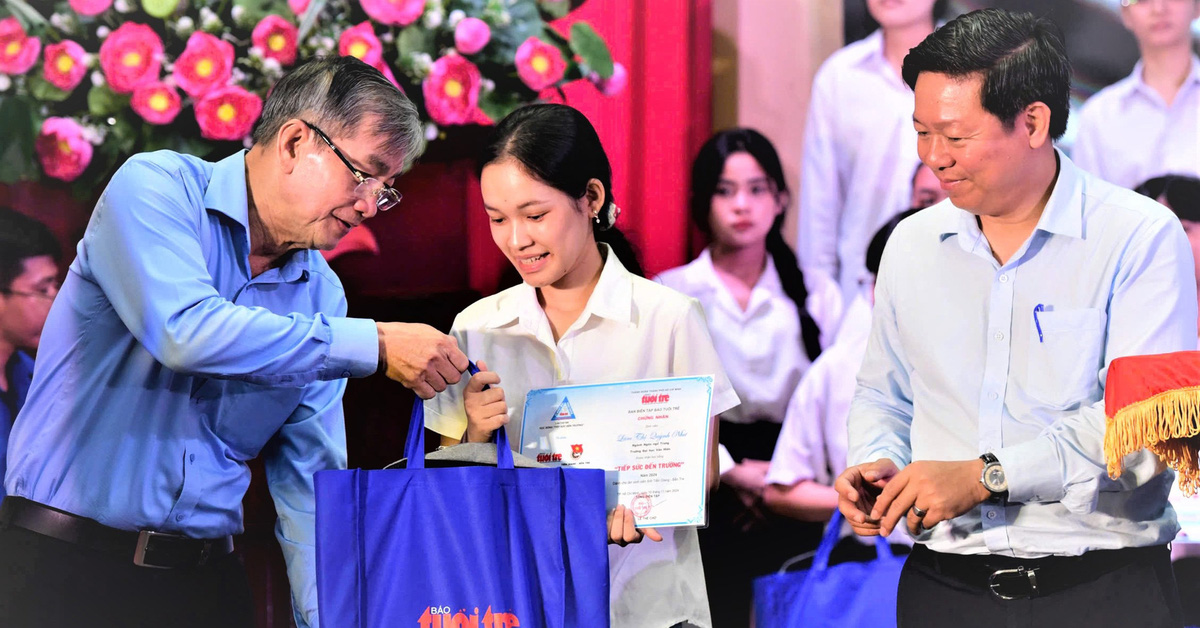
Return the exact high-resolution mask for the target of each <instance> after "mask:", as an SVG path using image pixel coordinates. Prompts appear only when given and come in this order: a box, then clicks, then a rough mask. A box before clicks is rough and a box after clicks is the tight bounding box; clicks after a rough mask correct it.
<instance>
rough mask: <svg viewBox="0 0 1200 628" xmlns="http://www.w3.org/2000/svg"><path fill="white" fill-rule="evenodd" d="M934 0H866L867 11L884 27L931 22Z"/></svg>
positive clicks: (899, 26)
mask: <svg viewBox="0 0 1200 628" xmlns="http://www.w3.org/2000/svg"><path fill="white" fill-rule="evenodd" d="M935 3H936V0H867V11H868V12H869V13H870V14H871V17H872V18H874V19H875V21H876V22H879V25H880V26H881V27H882V28H884V29H893V28H905V27H909V26H916V25H918V24H928V25H932V24H933V5H934V4H935Z"/></svg>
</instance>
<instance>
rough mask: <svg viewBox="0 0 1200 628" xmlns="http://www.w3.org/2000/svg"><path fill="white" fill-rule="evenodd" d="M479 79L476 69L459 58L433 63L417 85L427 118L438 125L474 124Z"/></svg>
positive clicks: (454, 56) (454, 57)
mask: <svg viewBox="0 0 1200 628" xmlns="http://www.w3.org/2000/svg"><path fill="white" fill-rule="evenodd" d="M481 79H482V77H481V75H480V74H479V68H477V67H475V64H474V63H471V62H470V61H467V60H466V59H465V58H463V57H460V56H459V55H456V54H448V55H446V56H444V57H442V58H441V59H438V60H437V61H434V62H433V66H432V67H430V69H429V76H427V77H425V81H424V82H423V83H422V85H421V88H422V91H423V92H424V94H425V109H427V110H428V111H429V117H430V118H432V119H433V121H434V122H436V123H437V124H440V125H450V124H470V123H471V122H474V121H475V119H476V114H475V112H476V111H477V110H478V108H479V84H480V81H481Z"/></svg>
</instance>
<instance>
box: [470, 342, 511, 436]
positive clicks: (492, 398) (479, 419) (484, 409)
mask: <svg viewBox="0 0 1200 628" xmlns="http://www.w3.org/2000/svg"><path fill="white" fill-rule="evenodd" d="M478 366H479V372H478V373H476V374H474V375H472V376H471V379H470V380H468V381H467V386H466V388H465V389H463V405H464V406H465V407H466V410H467V435H466V436H467V437H466V442H468V443H486V442H487V441H489V440H491V438H492V432H494V431H496V430H498V429H500V428H501V427H503V426H504V425H505V424H507V423H508V403H507V402H505V400H504V389H503V388H501V387H500V376H499V375H497V374H496V372H495V371H489V370H488V368H487V363H485V362H484V361H483V360H480V361H479V363H478ZM485 386H488V387H489V388H488V389H487V390H484V389H483V388H484V387H485Z"/></svg>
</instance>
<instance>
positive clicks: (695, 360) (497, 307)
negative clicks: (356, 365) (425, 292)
mask: <svg viewBox="0 0 1200 628" xmlns="http://www.w3.org/2000/svg"><path fill="white" fill-rule="evenodd" d="M480 187H481V190H482V192H483V200H484V205H485V207H486V209H487V213H488V218H489V220H490V221H491V232H492V239H493V241H494V242H495V243H496V246H497V247H499V248H500V250H501V251H503V252H504V254H505V256H506V257H508V259H509V261H510V262H511V263H512V265H513V266H514V267H515V268H516V269H517V271H518V272H519V273H520V275H521V278H522V280H523V282H522V283H521V284H520V285H517V286H514V287H512V288H509V289H508V290H505V291H503V292H500V293H498V294H495V295H493V296H490V297H487V298H485V299H482V300H480V301H478V302H476V303H474V304H472V305H471V306H470V307H468V308H467V309H466V310H464V311H463V312H462V313H461V314H459V315H458V317H457V318H456V319H455V321H454V325H453V327H452V329H451V331H450V334H451V335H452V336H454V337H455V338H456V339H457V340H458V343H459V347H461V348H462V350H463V351H464V352H465V353H466V354H467V355H469V356H472V357H474V358H478V359H479V366H480V369H481V372H480V373H478V374H476V375H474V376H473V377H471V378H470V379H469V380H467V381H465V382H464V383H460V384H458V385H457V386H454V387H452V388H449V389H447V391H446V392H445V393H442V394H440V395H438V396H437V397H436V398H434V399H431V400H429V401H427V402H426V405H425V416H426V419H425V421H426V426H427V427H429V428H430V429H432V430H434V431H435V432H438V433H439V434H441V435H442V436H443V439H442V440H443V443H446V444H450V443H457V442H460V440H465V441H470V442H483V441H486V440H487V439H488V438H490V436H491V433H492V432H493V431H494V430H496V429H497V428H499V427H502V426H505V425H507V426H508V428H507V429H508V430H509V432H510V433H511V434H519V433H520V423H521V418H522V416H521V415H522V410H523V408H524V406H525V396H526V394H527V393H528V392H529V391H530V390H534V389H538V388H546V387H551V386H564V385H570V384H588V383H601V382H618V381H628V380H638V379H649V378H663V377H679V376H689V375H713V376H714V391H713V398H712V411H713V412H714V414H719V413H721V412H725V411H727V410H729V409H730V408H732V407H734V406H736V405H737V403H738V400H737V396H736V395H735V394H734V392H733V387H732V386H731V385H730V383H729V381H728V379H727V378H726V377H725V373H724V370H723V369H722V368H721V364H720V361H719V360H718V358H717V353H716V351H715V350H714V349H713V346H712V341H711V339H710V338H709V335H708V330H707V329H706V328H705V325H704V315H703V312H702V310H701V309H700V306H699V305H698V304H697V303H696V302H695V301H694V300H692V299H688V298H686V297H684V296H682V295H680V294H678V293H677V292H674V291H672V290H668V289H666V288H664V287H662V286H660V285H658V284H655V283H654V282H651V281H648V280H646V279H643V278H641V277H638V276H635V275H634V274H633V273H631V272H629V270H627V267H626V265H625V262H624V261H623V260H621V259H618V256H617V255H616V254H615V251H616V250H618V249H617V247H615V246H610V244H609V242H620V241H621V240H623V238H622V237H621V234H620V232H619V231H618V230H617V229H615V228H613V222H614V221H615V220H616V217H617V215H618V214H619V210H618V209H617V206H616V204H615V203H614V202H613V197H612V169H611V167H610V165H609V161H608V157H607V155H605V153H604V148H603V147H602V146H601V144H600V138H599V137H598V136H597V135H596V131H595V129H594V128H593V127H592V125H591V123H589V122H588V121H587V118H585V117H584V116H583V114H581V113H579V112H578V111H576V110H575V109H572V108H570V107H567V106H565V105H531V106H528V107H523V108H521V109H518V110H517V111H515V112H513V113H512V114H510V115H509V116H508V117H506V118H505V119H504V120H503V121H501V122H500V124H499V125H498V126H497V127H496V130H495V131H494V132H493V135H492V137H491V140H490V141H489V143H488V145H487V147H486V148H485V150H484V154H483V157H482V159H481V161H480ZM614 349H617V350H614ZM485 386H486V387H488V389H487V390H484V387H485ZM700 427H702V428H704V429H709V430H712V431H714V432H715V429H716V418H715V417H711V418H710V424H709V425H703V426H700ZM712 436H713V437H712V438H710V440H709V442H710V443H714V444H713V446H712V450H711V451H710V458H711V459H712V460H711V463H710V469H709V471H710V477H709V482H710V486H711V485H712V484H715V483H716V479H717V476H716V446H715V440H716V438H715V436H716V435H715V434H712ZM510 442H512V443H517V442H518V440H517V439H516V438H514V439H512V440H511V441H510ZM634 523H635V522H634V520H633V516H632V513H630V512H629V511H627V510H626V509H624V508H623V507H620V506H618V507H617V508H616V510H614V511H613V512H611V513H609V533H610V534H609V540H610V542H612V543H613V545H610V546H609V570H610V579H611V580H610V584H611V587H610V597H611V605H610V609H611V610H610V614H611V618H612V625H613V626H614V627H616V628H622V627H628V628H635V627H636V628H668V627H673V626H700V627H703V628H710V627H711V626H712V625H713V624H712V621H711V619H710V614H709V608H708V597H707V595H706V593H705V586H704V571H703V569H702V567H701V561H700V547H699V543H698V541H697V535H696V530H695V529H694V528H671V529H664V530H661V531H654V530H652V529H646V530H642V531H639V530H636V529H635V528H634ZM643 533H644V534H645V536H646V537H647V538H649V539H650V540H651V541H660V542H645V543H642V542H640V541H642V534H643ZM660 534H661V535H660Z"/></svg>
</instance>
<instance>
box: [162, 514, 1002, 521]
mask: <svg viewBox="0 0 1200 628" xmlns="http://www.w3.org/2000/svg"><path fill="white" fill-rule="evenodd" d="M988 514H991V513H988ZM175 520H176V521H183V515H175Z"/></svg>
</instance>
